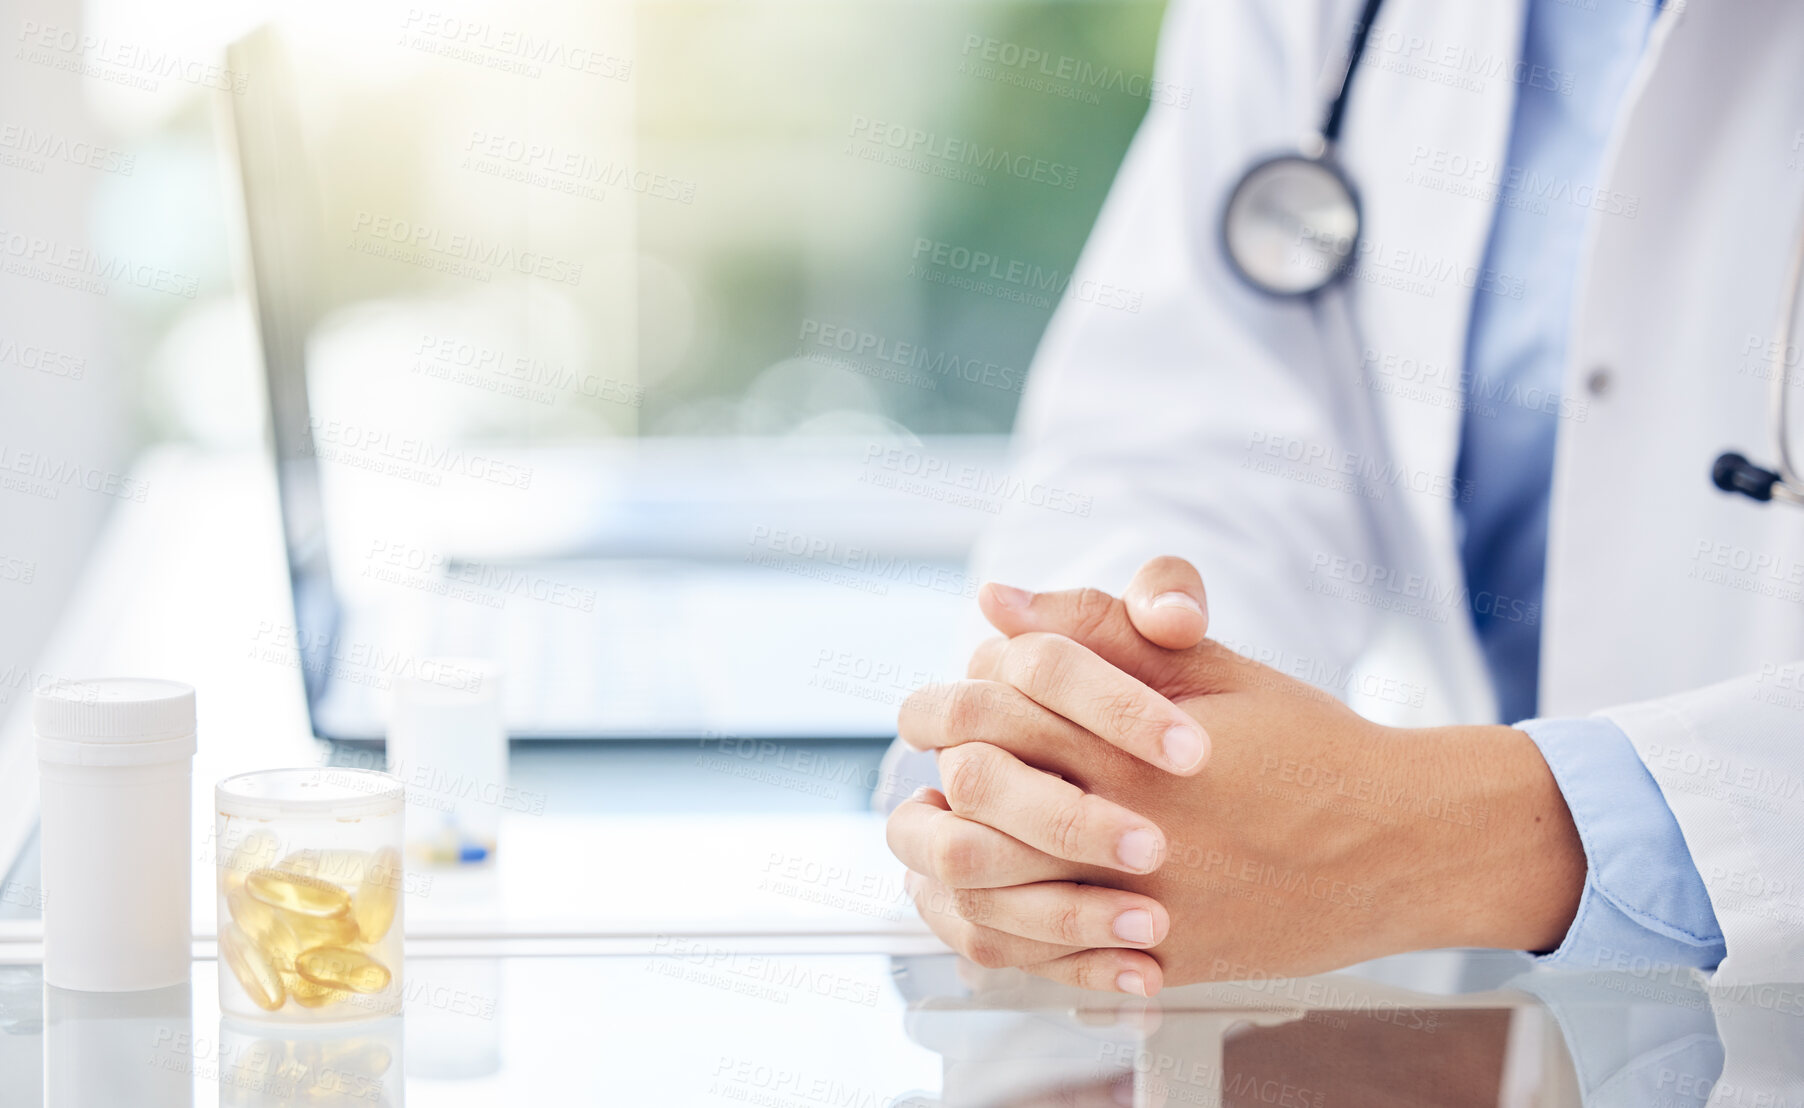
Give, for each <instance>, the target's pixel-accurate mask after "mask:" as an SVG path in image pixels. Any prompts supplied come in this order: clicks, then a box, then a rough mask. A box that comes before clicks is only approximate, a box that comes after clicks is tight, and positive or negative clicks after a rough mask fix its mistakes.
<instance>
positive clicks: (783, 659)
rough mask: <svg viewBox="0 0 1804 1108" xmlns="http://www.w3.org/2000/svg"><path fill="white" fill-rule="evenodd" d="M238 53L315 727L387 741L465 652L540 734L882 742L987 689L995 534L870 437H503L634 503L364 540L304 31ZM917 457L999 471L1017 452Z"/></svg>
mask: <svg viewBox="0 0 1804 1108" xmlns="http://www.w3.org/2000/svg"><path fill="white" fill-rule="evenodd" d="M229 55H230V56H229V61H230V64H231V66H232V70H233V71H234V72H240V73H248V74H254V75H255V79H253V80H251V81H249V82H248V83H247V86H246V88H245V90H244V91H243V93H242V94H241V95H239V96H236V97H232V98H230V99H231V101H232V106H231V111H232V113H233V132H234V136H235V140H236V146H237V158H238V166H239V171H240V179H241V184H242V190H243V203H244V209H245V228H246V236H245V242H246V247H247V254H248V259H249V274H250V284H251V288H252V294H253V297H254V300H255V305H256V319H257V327H258V332H259V339H260V344H261V352H262V360H263V368H264V375H265V378H266V382H267V391H268V403H269V414H270V427H271V440H272V444H273V447H274V453H275V468H276V476H277V489H278V493H279V496H280V501H281V520H282V529H283V539H284V542H285V546H286V552H287V561H288V570H289V576H290V581H291V586H292V592H293V601H294V626H293V638H294V642H295V644H296V646H297V648H298V652H299V661H300V668H301V672H302V676H303V680H304V682H305V686H306V694H307V702H308V708H309V713H310V716H311V720H312V725H313V729H314V732H315V734H317V735H318V736H320V737H322V738H326V739H332V740H337V741H348V742H360V741H374V740H380V739H381V738H382V736H383V734H384V729H385V720H386V717H387V712H388V703H389V698H390V697H391V695H392V692H393V689H394V687H395V684H396V682H397V681H399V680H402V679H404V678H406V677H408V676H410V675H419V674H421V673H422V671H423V669H425V668H427V667H430V666H432V665H434V664H435V662H434V659H438V658H442V657H446V656H454V657H466V658H469V657H474V658H481V659H484V660H487V661H493V662H498V663H499V664H500V665H501V667H502V669H503V672H504V674H505V677H504V679H503V682H502V684H503V688H504V690H505V691H504V706H505V719H506V722H507V726H508V729H509V733H510V735H512V736H513V737H515V738H520V739H617V738H629V739H647V738H669V739H687V740H694V739H696V738H698V737H702V738H705V737H710V736H718V737H726V736H732V737H742V738H772V739H797V738H832V739H845V738H869V739H882V738H887V737H889V736H892V735H893V734H894V733H895V715H896V709H897V707H898V705H899V704H900V703H901V701H902V699H903V698H904V697H905V696H906V695H907V693H908V691H909V690H910V689H911V688H912V687H914V686H916V685H918V684H921V683H923V682H925V681H928V680H945V679H948V678H951V677H957V676H962V664H961V663H960V661H959V659H958V657H957V655H958V651H957V649H956V642H957V638H958V634H959V629H960V628H961V626H964V625H968V624H969V621H970V619H971V614H972V612H973V609H974V605H973V603H972V600H971V597H972V595H973V594H974V592H975V585H974V583H973V582H970V581H968V580H966V579H965V576H964V572H963V568H962V565H963V559H964V557H965V554H966V551H967V550H968V548H969V545H970V543H971V542H972V541H973V539H974V537H975V533H976V530H977V527H978V526H979V524H980V523H981V521H982V520H983V519H984V518H986V517H985V515H984V513H981V512H973V511H971V510H969V508H968V507H967V508H957V507H949V506H947V505H946V504H944V503H941V502H939V501H938V500H935V499H933V498H931V497H923V496H921V495H919V494H915V495H910V494H909V493H907V492H903V491H897V489H895V488H894V487H884V483H883V482H871V481H863V480H860V479H859V477H858V474H859V472H860V467H866V468H869V467H870V466H871V465H872V464H873V463H872V462H871V459H872V458H873V457H874V456H876V455H874V451H877V450H879V449H880V446H879V445H873V443H872V442H869V441H840V440H830V441H823V442H822V443H820V444H818V445H817V446H813V447H804V446H798V445H796V444H794V443H785V444H782V446H781V448H779V447H778V445H776V444H762V445H761V444H759V443H758V442H756V441H750V440H721V441H710V440H705V439H688V440H683V439H650V438H648V439H628V440H624V441H599V442H596V443H594V444H592V445H589V446H582V445H579V446H576V447H571V446H569V445H568V444H565V445H560V446H559V447H557V448H555V449H553V448H538V449H535V448H534V447H532V446H531V445H518V444H507V443H501V444H484V448H485V451H486V453H487V454H488V455H489V456H491V457H492V458H499V459H505V463H504V464H506V465H510V466H519V467H524V468H525V469H526V470H527V471H529V472H531V473H533V474H534V475H535V481H534V489H535V490H536V489H539V488H546V489H548V490H551V491H549V492H547V493H546V494H545V495H546V496H547V497H558V496H559V494H558V492H557V491H556V490H559V489H564V490H570V489H580V490H588V489H592V488H595V487H606V488H607V489H610V490H613V491H612V492H610V493H609V494H608V495H606V496H598V497H596V498H595V499H592V500H586V501H585V500H583V499H582V498H581V497H576V498H574V499H568V500H566V499H555V500H553V501H548V502H546V503H544V504H542V505H541V506H540V510H538V511H537V513H536V516H537V518H541V519H544V518H553V517H555V518H557V519H558V520H560V521H562V522H563V524H564V526H562V527H561V528H554V529H552V531H551V532H549V533H548V534H546V535H544V536H541V537H540V538H539V539H537V540H530V539H529V540H527V541H525V542H523V543H522V542H514V543H512V544H508V543H501V544H495V543H485V542H483V541H482V539H483V538H484V536H485V535H490V536H492V533H495V532H510V533H511V532H512V531H513V530H515V528H512V527H511V526H510V525H507V524H505V523H504V522H503V521H494V522H493V523H492V524H490V525H486V526H485V522H487V521H485V520H484V519H481V518H478V519H476V520H474V521H472V520H468V519H465V520H462V521H461V522H462V523H463V524H464V526H463V527H462V529H461V530H462V533H463V534H464V535H466V536H468V537H469V541H467V542H465V543H464V544H463V546H464V548H462V549H459V548H457V546H455V545H450V544H447V545H442V546H433V545H431V544H428V543H423V542H409V543H397V544H388V543H387V541H386V540H383V539H375V540H370V539H367V538H358V539H355V540H352V541H350V542H347V541H345V537H344V535H342V534H339V533H338V532H339V531H341V530H342V529H343V528H345V527H346V526H348V524H347V523H346V521H345V516H344V513H343V512H342V511H340V510H339V505H338V504H337V503H336V502H335V498H334V496H333V490H334V486H335V484H337V485H348V484H354V483H355V482H356V481H357V480H358V479H359V478H361V477H365V476H367V475H365V474H362V473H360V472H358V471H357V467H355V466H353V465H350V464H348V462H349V461H353V460H354V459H346V458H344V457H342V456H340V454H339V453H335V450H334V444H333V443H330V442H325V443H322V442H321V441H319V440H320V438H321V435H320V434H319V433H318V432H319V430H320V428H321V426H322V424H321V423H320V422H319V421H317V420H316V418H315V411H314V408H315V390H314V389H311V388H310V387H309V386H310V368H311V367H310V365H309V342H308V339H309V330H310V328H311V327H313V325H314V324H315V322H316V319H315V316H314V312H313V309H312V306H311V304H312V301H313V299H314V298H315V295H316V293H317V291H318V289H317V287H316V285H315V282H317V281H318V280H319V279H320V278H319V277H318V276H317V275H318V274H319V273H320V272H321V270H320V267H319V266H318V265H317V264H315V261H316V259H315V256H314V254H313V251H316V250H318V249H320V244H321V242H322V239H323V226H322V219H321V215H320V212H321V210H322V198H321V195H320V189H319V184H318V181H317V179H316V176H315V175H316V173H317V172H318V169H317V167H316V166H314V165H311V164H309V163H308V159H307V158H306V156H305V154H304V152H303V151H304V147H303V142H302V137H303V136H302V135H301V128H300V124H299V113H298V111H297V110H296V109H297V105H296V103H295V100H294V97H295V96H296V95H297V93H296V91H295V89H296V85H295V83H294V81H293V80H292V75H291V74H290V71H288V70H286V69H285V65H286V60H285V59H286V52H285V49H284V45H283V43H282V41H281V39H280V36H279V32H278V30H277V29H274V28H265V29H262V30H259V31H258V32H256V33H254V34H252V35H250V36H249V37H247V38H245V39H243V40H241V41H240V42H238V43H236V44H234V45H233V46H232V47H231V48H230V51H229ZM285 74H289V75H287V76H285ZM371 110H373V111H374V110H380V106H379V105H372V106H371ZM422 387H425V385H424V383H422ZM915 449H917V450H920V451H927V452H929V453H932V454H934V456H935V457H937V458H940V459H941V461H942V462H943V463H945V464H982V465H995V464H999V463H998V462H997V461H996V459H998V458H999V457H1000V455H1001V451H1002V444H1001V443H1000V442H997V441H994V440H987V439H985V440H980V439H978V438H976V437H971V439H970V440H969V441H966V440H964V439H962V438H961V439H959V440H957V441H947V442H945V443H942V444H938V445H932V444H929V445H921V444H916V447H915ZM948 460H950V461H948ZM879 468H881V465H880V464H879ZM823 473H827V474H833V475H835V479H834V480H830V481H823V480H820V475H821V474H823ZM369 484H370V482H369V481H364V485H366V486H367V485H369ZM811 489H817V490H818V495H813V494H811V493H810V490H811ZM520 502H521V503H524V504H530V503H531V501H530V499H522V500H521V501H520ZM381 508H382V506H381V504H380V502H379V501H378V503H377V504H376V506H375V511H376V512H377V513H378V514H379V513H380V512H381ZM453 510H457V511H463V510H464V509H461V508H457V509H453ZM364 514H365V515H367V514H369V506H368V505H365V512H364ZM529 514H532V513H529ZM472 522H473V523H474V526H470V524H472ZM452 530H457V529H456V528H452ZM528 530H530V529H528ZM797 536H803V537H805V538H806V541H803V542H798V541H797ZM347 549H349V550H351V551H354V552H355V553H354V555H353V557H354V559H355V561H354V564H352V565H350V566H346V565H344V564H342V563H343V562H344V561H345V560H346V555H345V551H346V550H347ZM335 560H336V561H337V562H338V563H341V564H335ZM348 578H354V579H355V582H354V583H355V584H356V585H357V586H358V588H356V589H348V588H347V587H346V582H347V579H348Z"/></svg>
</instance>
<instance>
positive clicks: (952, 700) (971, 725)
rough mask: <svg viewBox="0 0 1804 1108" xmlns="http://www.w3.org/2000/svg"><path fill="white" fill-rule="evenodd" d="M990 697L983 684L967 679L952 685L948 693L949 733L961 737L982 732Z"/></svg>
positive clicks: (947, 724)
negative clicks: (986, 693)
mask: <svg viewBox="0 0 1804 1108" xmlns="http://www.w3.org/2000/svg"><path fill="white" fill-rule="evenodd" d="M988 699H989V698H988V697H987V696H986V695H985V686H983V685H979V684H976V683H974V682H969V681H967V682H965V683H963V684H958V685H954V686H952V688H951V690H950V691H949V692H948V693H947V695H946V705H945V709H946V731H947V733H949V734H952V735H958V736H961V737H969V736H972V735H980V734H982V733H983V725H984V723H985V722H986V719H985V716H986V711H985V709H986V707H987V705H986V703H985V702H986V701H987V700H988Z"/></svg>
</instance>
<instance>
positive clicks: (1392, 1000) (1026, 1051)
mask: <svg viewBox="0 0 1804 1108" xmlns="http://www.w3.org/2000/svg"><path fill="white" fill-rule="evenodd" d="M773 945H778V946H780V945H781V944H773V942H772V940H770V939H768V938H766V939H758V940H749V941H742V940H734V939H732V938H730V937H713V938H697V937H690V938H680V937H675V936H663V937H659V936H651V937H641V938H639V939H635V940H632V941H631V942H629V943H627V944H626V946H625V947H621V948H620V950H621V952H616V953H581V952H574V953H573V952H570V951H569V950H566V951H564V952H556V950H555V944H554V945H551V946H546V945H541V946H540V947H539V948H538V949H537V950H534V949H532V948H530V947H529V946H527V945H523V944H514V945H513V948H512V952H511V953H503V954H483V953H473V952H467V951H466V952H444V953H430V954H425V955H416V954H413V953H411V952H410V954H409V956H408V961H407V987H406V991H407V1009H406V1014H405V1016H404V1017H401V1018H394V1019H389V1020H386V1021H381V1022H375V1023H363V1024H351V1025H340V1026H338V1027H336V1028H328V1029H320V1030H303V1029H292V1028H280V1027H275V1026H272V1025H257V1024H241V1023H236V1022H234V1021H231V1020H222V1019H221V1018H220V1015H219V1012H218V1007H217V1002H216V999H215V998H216V979H215V976H214V974H215V972H216V968H215V964H214V963H213V962H211V961H197V962H196V963H195V967H194V976H193V980H192V982H191V983H190V984H189V985H188V986H182V987H176V988H172V989H166V990H162V991H160V992H154V993H141V994H132V995H119V996H105V995H96V994H79V993H69V992H65V991H62V990H57V989H46V988H45V987H44V985H43V982H42V978H41V974H40V973H39V971H38V969H37V967H36V966H34V965H29V964H14V965H7V966H0V1093H3V1094H4V1095H3V1097H0V1100H3V1101H4V1103H6V1104H9V1105H12V1104H18V1105H27V1104H32V1105H35V1104H40V1103H42V1104H45V1105H50V1106H55V1108H67V1106H81V1108H89V1106H95V1108H100V1106H104V1108H114V1106H134V1108H135V1106H145V1108H178V1106H179V1108H190V1106H195V1108H211V1106H214V1105H245V1106H248V1105H259V1106H265V1105H268V1106H273V1105H333V1104H336V1105H401V1104H404V1103H405V1104H411V1105H414V1106H416V1108H419V1106H431V1108H437V1106H466V1105H471V1106H473V1105H565V1104H622V1105H698V1106H707V1105H718V1106H731V1105H766V1106H773V1108H814V1106H820V1108H842V1106H856V1108H867V1106H868V1108H897V1106H914V1105H920V1106H927V1105H960V1106H977V1105H986V1106H989V1105H994V1106H1002V1105H1049V1106H1050V1105H1068V1106H1080V1105H1090V1104H1098V1105H1109V1104H1122V1105H1173V1106H1176V1105H1205V1106H1206V1105H1223V1106H1232V1105H1249V1106H1251V1105H1262V1106H1277V1108H1335V1106H1351V1105H1487V1106H1488V1105H1510V1106H1515V1105H1580V1104H1584V1105H1622V1106H1625V1108H1627V1106H1634V1108H1649V1106H1673V1108H1677V1106H1689V1105H1705V1104H1710V1105H1730V1106H1735V1108H1761V1106H1770V1108H1781V1106H1787V1105H1796V1104H1799V1103H1804V1078H1801V1077H1800V1071H1801V1068H1804V989H1800V987H1797V986H1781V985H1775V986H1770V987H1763V988H1748V989H1742V990H1733V991H1718V992H1716V993H1712V992H1710V991H1707V990H1705V989H1704V988H1703V987H1702V986H1701V985H1700V984H1699V983H1698V982H1697V981H1696V980H1694V979H1693V978H1692V977H1691V976H1690V975H1689V974H1684V973H1678V972H1674V971H1659V970H1657V969H1656V968H1654V967H1634V966H1630V967H1627V970H1628V971H1627V972H1609V973H1594V974H1582V975H1572V974H1567V975H1558V974H1550V973H1542V972H1533V973H1524V972H1523V970H1524V968H1525V966H1524V962H1523V960H1521V959H1520V958H1515V957H1512V956H1507V955H1478V956H1462V955H1455V954H1451V953H1448V952H1440V953H1434V954H1425V955H1419V956H1412V957H1409V958H1399V959H1391V960H1388V961H1386V962H1381V963H1374V964H1372V965H1370V966H1367V967H1362V968H1360V969H1359V970H1358V971H1357V972H1355V973H1347V974H1337V975H1329V976H1325V977H1317V978H1307V979H1296V980H1282V981H1272V980H1267V981H1255V982H1243V983H1238V984H1221V985H1206V986H1190V987H1186V988H1182V989H1171V990H1167V991H1166V992H1165V994H1164V995H1162V996H1161V997H1159V998H1157V999H1156V1000H1155V1001H1152V1002H1146V1001H1135V1000H1129V999H1123V998H1115V997H1110V996H1103V995H1099V994H1086V993H1081V992H1077V991H1073V990H1069V989H1065V988H1062V987H1056V986H1051V985H1047V984H1045V983H1042V982H1037V981H1033V980H1031V979H1028V978H1025V977H1022V976H1020V975H1018V974H1014V973H1011V972H989V971H982V970H977V969H976V968H975V967H971V966H970V965H968V964H966V963H962V962H959V961H958V960H957V959H954V958H952V957H951V956H948V955H921V954H913V955H891V954H885V953H883V952H881V951H870V950H863V951H858V950H850V951H845V952H825V951H823V952H815V953H808V952H796V951H794V950H790V951H780V952H776V953H771V952H769V951H770V949H771V948H772V947H773ZM629 948H630V949H629ZM1435 981H1438V982H1440V983H1441V985H1440V986H1431V987H1427V988H1423V987H1411V985H1410V984H1404V983H1400V982H1413V983H1414V984H1415V985H1416V986H1421V985H1423V984H1425V983H1430V982H1435ZM1449 983H1450V984H1451V987H1441V986H1446V985H1448V984H1449Z"/></svg>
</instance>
